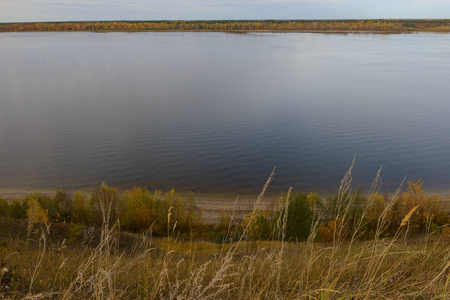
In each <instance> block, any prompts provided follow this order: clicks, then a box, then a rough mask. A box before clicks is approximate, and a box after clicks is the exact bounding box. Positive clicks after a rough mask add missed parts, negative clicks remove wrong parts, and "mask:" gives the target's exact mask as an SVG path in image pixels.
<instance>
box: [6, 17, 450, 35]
mask: <svg viewBox="0 0 450 300" xmlns="http://www.w3.org/2000/svg"><path fill="white" fill-rule="evenodd" d="M17 31H244V32H245V31H281V32H285V31H300V32H301V31H307V32H420V31H428V32H450V19H443V20H401V19H379V20H378V19H377V20H259V21H258V20H222V21H98V22H37V23H3V24H0V32H17Z"/></svg>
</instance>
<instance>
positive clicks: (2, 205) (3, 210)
mask: <svg viewBox="0 0 450 300" xmlns="http://www.w3.org/2000/svg"><path fill="white" fill-rule="evenodd" d="M8 212H9V203H8V201H6V199H3V198H0V215H1V216H6V215H7V214H8Z"/></svg>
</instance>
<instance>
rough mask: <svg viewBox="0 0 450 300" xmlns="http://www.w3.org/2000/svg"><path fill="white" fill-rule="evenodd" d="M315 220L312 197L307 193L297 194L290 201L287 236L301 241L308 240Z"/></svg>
mask: <svg viewBox="0 0 450 300" xmlns="http://www.w3.org/2000/svg"><path fill="white" fill-rule="evenodd" d="M313 221H314V211H313V206H312V203H311V197H308V195H306V194H297V195H296V196H295V198H294V199H293V200H292V201H291V202H290V203H289V209H288V216H287V224H286V237H287V238H288V239H296V240H300V241H304V240H306V239H307V238H308V236H309V233H310V231H311V225H312V223H313Z"/></svg>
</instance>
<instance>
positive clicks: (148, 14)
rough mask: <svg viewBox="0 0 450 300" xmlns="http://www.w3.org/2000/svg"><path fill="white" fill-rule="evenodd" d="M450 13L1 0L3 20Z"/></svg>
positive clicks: (353, 4) (284, 2) (276, 2)
mask: <svg viewBox="0 0 450 300" xmlns="http://www.w3.org/2000/svg"><path fill="white" fill-rule="evenodd" d="M377 18H441V19H442V18H450V0H0V23H4V22H37V21H94V20H226V19H234V20H239V19H258V20H261V19H377Z"/></svg>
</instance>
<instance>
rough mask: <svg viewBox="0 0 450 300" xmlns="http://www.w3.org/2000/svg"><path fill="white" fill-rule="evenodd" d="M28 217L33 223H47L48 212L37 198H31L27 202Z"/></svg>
mask: <svg viewBox="0 0 450 300" xmlns="http://www.w3.org/2000/svg"><path fill="white" fill-rule="evenodd" d="M27 204H28V208H27V217H28V220H29V221H30V222H31V223H32V224H47V222H48V212H47V210H44V209H42V207H41V206H40V205H39V202H38V201H37V200H36V199H35V198H30V199H29V200H28V202H27Z"/></svg>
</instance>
